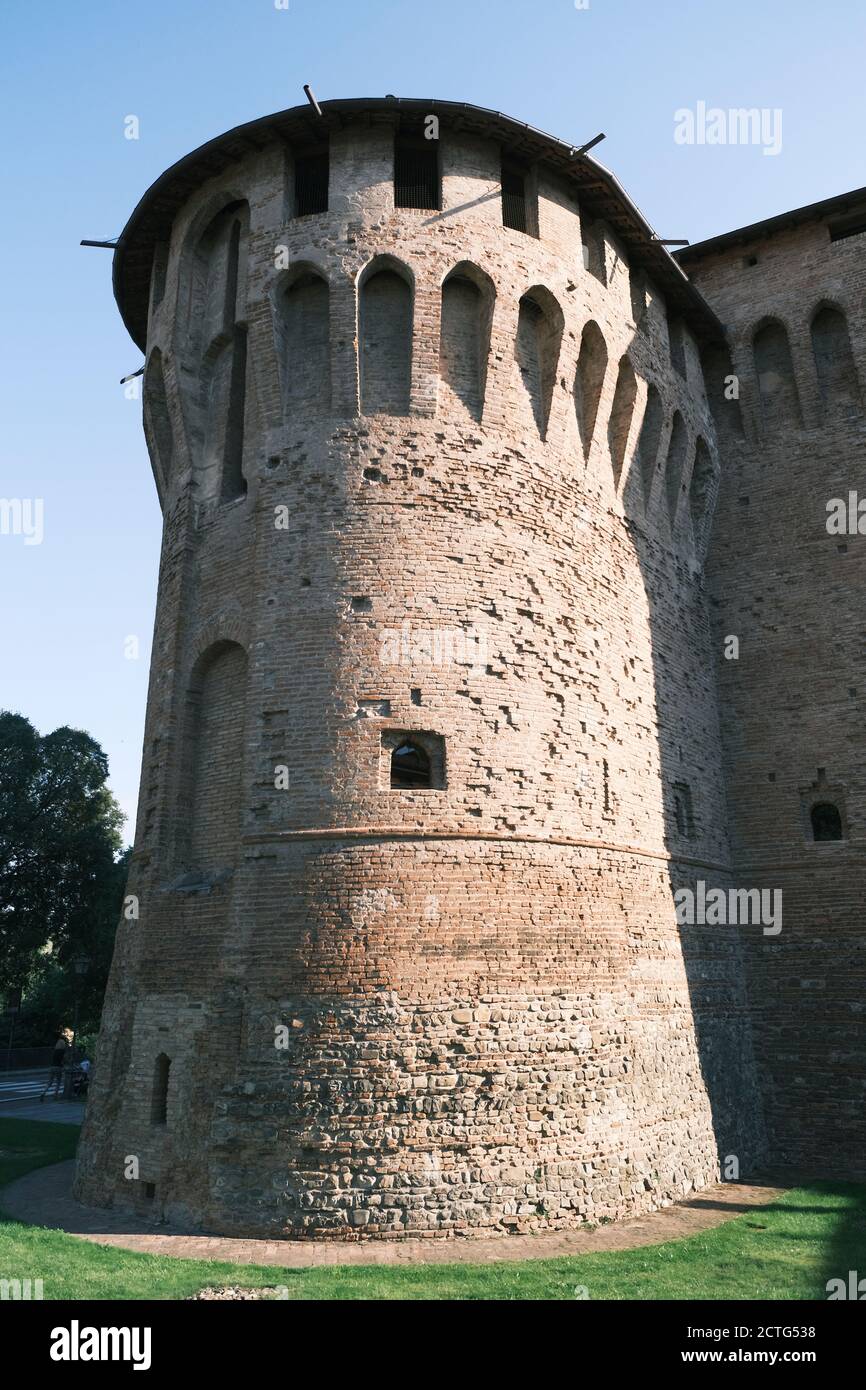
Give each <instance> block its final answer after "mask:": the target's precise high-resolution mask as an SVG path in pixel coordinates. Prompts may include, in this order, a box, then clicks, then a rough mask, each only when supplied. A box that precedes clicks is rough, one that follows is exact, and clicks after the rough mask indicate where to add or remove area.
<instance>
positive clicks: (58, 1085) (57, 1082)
mask: <svg viewBox="0 0 866 1390" xmlns="http://www.w3.org/2000/svg"><path fill="white" fill-rule="evenodd" d="M71 1043H72V1030H71V1029H70V1028H59V1029H58V1030H57V1041H56V1042H55V1044H54V1051H53V1053H52V1054H51V1067H50V1069H49V1072H48V1084H47V1086H46V1087H45V1090H44V1091H43V1092H42V1095H41V1096H40V1097H39V1099H40V1101H43V1100H44V1099H45V1097H46V1096H47V1095H48V1093H49V1092H50V1091H51V1088H52V1087H54V1091H55V1094H56V1096H57V1097H58V1099H59V1097H60V1096H61V1095H62V1094H63V1068H64V1065H65V1063H66V1054H67V1053H68V1051H69V1048H70V1045H71Z"/></svg>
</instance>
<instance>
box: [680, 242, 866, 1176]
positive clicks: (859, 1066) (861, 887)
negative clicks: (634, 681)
mask: <svg viewBox="0 0 866 1390" xmlns="http://www.w3.org/2000/svg"><path fill="white" fill-rule="evenodd" d="M688 269H689V273H690V275H692V277H693V279H694V280H695V283H696V284H697V287H698V288H699V289H700V290H701V291H702V292H703V293H704V294H705V295H706V297H707V298H708V300H709V301H710V303H711V304H712V305H713V307H714V308H715V309H716V310H717V312H718V313H719V315H720V317H721V318H722V319H723V320H724V322H725V323H726V326H727V329H728V332H729V335H730V339H731V345H732V357H733V371H734V372H735V373H736V375H737V377H738V379H739V384H740V407H741V412H740V413H741V417H742V425H741V432H740V433H738V432H737V427H736V422H732V421H731V419H730V408H729V407H726V409H728V411H729V420H728V425H727V426H726V427H725V429H723V430H722V432H721V435H720V439H721V448H722V453H723V469H722V486H721V493H720V499H719V507H718V511H717V515H716V521H715V530H714V537H713V543H712V550H711V555H710V562H709V573H710V578H711V584H712V590H713V594H714V608H715V616H716V622H715V629H716V637H715V648H716V652H717V653H721V652H722V651H723V644H724V641H725V638H726V636H727V635H735V636H737V637H738V639H739V656H738V659H736V660H726V659H724V657H721V659H720V660H719V663H718V664H719V680H720V695H721V708H722V730H723V735H724V745H725V770H726V780H727V794H728V801H729V805H730V809H731V828H732V837H733V851H734V862H735V867H736V873H737V878H738V881H739V882H740V883H742V884H744V885H748V886H753V887H757V888H764V889H769V890H779V891H781V893H782V900H783V914H784V918H783V929H782V931H781V932H780V933H779V935H778V936H775V937H772V938H768V939H766V940H764V941H762V942H760V943H751V945H752V946H753V949H750V951H749V956H748V959H749V966H750V976H751V986H750V996H751V1007H752V1011H753V1015H754V1018H755V1036H756V1056H757V1059H758V1063H759V1066H760V1069H761V1077H762V1091H763V1093H764V1095H765V1097H766V1107H767V1115H768V1124H769V1126H770V1147H769V1156H770V1158H771V1159H772V1160H773V1161H774V1162H776V1163H793V1164H796V1165H799V1166H800V1167H803V1168H808V1170H809V1171H812V1172H830V1173H833V1172H835V1173H843V1174H846V1175H849V1176H850V1175H851V1174H856V1173H859V1172H861V1170H862V1168H863V1154H864V1152H866V1145H864V1137H866V1136H864V1123H866V1121H864V1114H866V1107H864V1090H866V1036H864V1002H863V995H864V963H866V962H864V944H863V931H862V913H863V903H864V899H866V873H864V854H863V839H864V792H866V784H864V767H863V760H862V758H861V757H859V756H858V750H859V749H860V747H861V745H862V719H863V700H864V694H866V691H864V682H863V671H862V664H863V663H862V615H861V604H860V602H859V595H860V593H861V592H862V588H863V583H864V579H866V571H864V564H866V558H864V550H863V540H862V537H861V536H860V535H859V534H857V533H856V532H855V534H832V533H830V532H829V531H828V526H827V522H828V510H827V504H828V503H829V502H830V501H831V499H834V498H838V499H844V501H845V503H846V508H847V501H848V496H849V491H851V490H854V491H855V492H856V490H857V489H858V486H859V484H860V477H861V468H860V460H861V457H862V451H863V445H864V441H866V416H864V408H863V402H864V398H863V385H864V371H866V321H864V317H863V291H864V264H863V236H862V235H858V236H852V237H846V238H843V239H840V240H837V241H831V239H830V236H829V233H828V224H827V219H826V218H822V219H819V220H813V221H811V222H807V223H805V224H802V225H799V226H795V227H792V228H790V229H787V230H783V231H779V232H777V233H775V234H774V235H773V236H772V237H768V238H762V239H755V240H753V241H748V240H744V241H742V242H741V243H739V244H736V245H735V246H733V247H730V248H726V249H725V250H724V251H722V252H719V253H716V254H712V253H708V254H707V255H706V257H700V256H698V257H695V258H694V259H693V258H692V257H691V255H690V257H689V260H688ZM822 306H823V307H822ZM826 306H830V312H829V313H828V309H827V307H826ZM720 387H721V380H720V378H717V385H716V392H717V393H718V390H719V389H720ZM716 399H717V400H718V394H716ZM822 803H824V804H826V803H831V804H832V805H835V806H836V807H837V808H838V810H839V812H840V817H841V831H842V838H840V839H838V840H830V841H817V842H816V840H815V833H814V829H813V825H812V821H811V813H812V810H813V808H814V807H815V806H816V805H819V804H822Z"/></svg>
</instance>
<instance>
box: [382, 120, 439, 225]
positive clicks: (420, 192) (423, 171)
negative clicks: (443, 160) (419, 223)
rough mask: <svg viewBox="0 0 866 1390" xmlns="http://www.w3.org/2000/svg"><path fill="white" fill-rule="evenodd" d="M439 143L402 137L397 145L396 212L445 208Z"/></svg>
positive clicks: (395, 162) (399, 136)
mask: <svg viewBox="0 0 866 1390" xmlns="http://www.w3.org/2000/svg"><path fill="white" fill-rule="evenodd" d="M441 203H442V200H441V196H440V180H439V148H438V143H437V141H436V140H425V139H424V138H423V136H422V137H421V138H420V139H415V138H410V137H408V136H404V135H398V137H397V140H396V142H395V145H394V206H395V208H431V209H432V208H439V207H441Z"/></svg>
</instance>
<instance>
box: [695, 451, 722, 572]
mask: <svg viewBox="0 0 866 1390" xmlns="http://www.w3.org/2000/svg"><path fill="white" fill-rule="evenodd" d="M715 480H716V470H715V467H714V465H713V458H712V454H711V453H710V449H709V445H708V444H707V442H706V440H705V439H703V438H701V437H699V438H698V440H697V442H696V444H695V457H694V462H693V464H692V476H691V479H690V481H689V514H690V516H691V519H692V535H693V536H694V541H695V549H696V551H697V552H698V554H699V555H700V554H702V553H703V550H704V547H705V542H706V539H707V530H708V527H709V520H710V515H711V511H712V501H713V493H714V491H715Z"/></svg>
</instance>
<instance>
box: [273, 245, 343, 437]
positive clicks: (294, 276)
mask: <svg viewBox="0 0 866 1390" xmlns="http://www.w3.org/2000/svg"><path fill="white" fill-rule="evenodd" d="M330 318H331V311H330V289H329V286H328V281H327V278H326V277H325V275H324V273H323V272H322V271H321V270H320V269H319V267H318V266H315V265H312V264H311V263H308V262H299V263H298V264H296V265H294V266H292V267H291V268H290V269H289V270H288V271H286V272H285V274H284V275H283V276H282V278H281V279H280V280H279V282H278V283H277V286H276V291H275V294H274V332H275V338H276V347H277V366H278V370H279V374H280V389H281V394H282V401H283V410H284V412H285V413H286V415H288V416H295V415H298V416H300V415H309V414H311V413H313V412H315V411H328V410H330V407H331V326H330Z"/></svg>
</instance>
